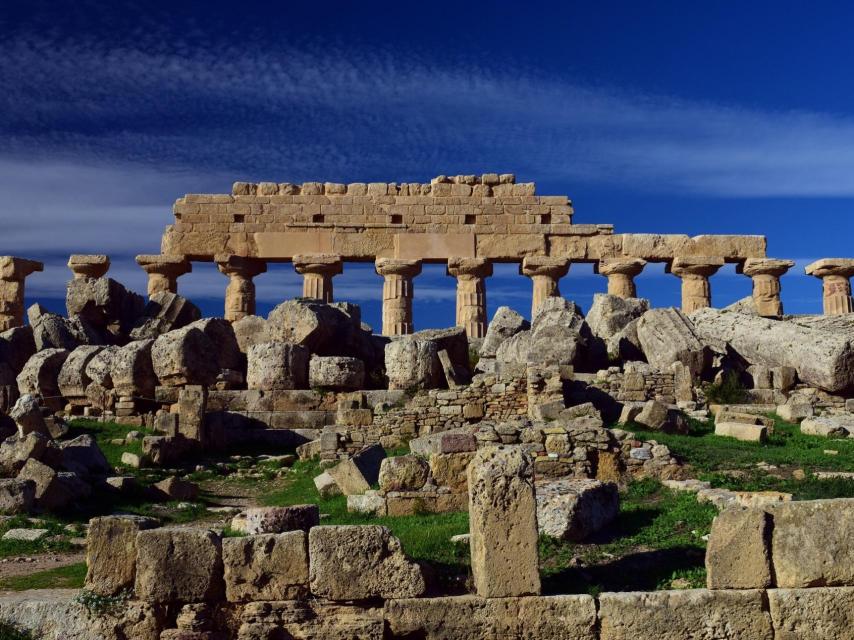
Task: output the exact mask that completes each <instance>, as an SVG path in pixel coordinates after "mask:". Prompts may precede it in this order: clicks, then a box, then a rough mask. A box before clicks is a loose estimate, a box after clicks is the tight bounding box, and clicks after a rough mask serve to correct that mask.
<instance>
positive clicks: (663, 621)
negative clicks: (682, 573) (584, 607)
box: [599, 589, 774, 640]
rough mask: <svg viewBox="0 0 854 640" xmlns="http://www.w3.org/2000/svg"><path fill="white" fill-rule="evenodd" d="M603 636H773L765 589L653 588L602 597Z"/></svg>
mask: <svg viewBox="0 0 854 640" xmlns="http://www.w3.org/2000/svg"><path fill="white" fill-rule="evenodd" d="M599 638H600V640H650V639H652V638H654V639H655V640H686V638H691V640H748V639H749V640H773V638H774V631H773V630H772V628H771V617H770V615H769V614H768V612H767V611H765V610H764V605H763V592H762V591H760V590H750V591H708V590H706V589H689V590H685V591H653V592H648V593H603V594H601V595H600V596H599Z"/></svg>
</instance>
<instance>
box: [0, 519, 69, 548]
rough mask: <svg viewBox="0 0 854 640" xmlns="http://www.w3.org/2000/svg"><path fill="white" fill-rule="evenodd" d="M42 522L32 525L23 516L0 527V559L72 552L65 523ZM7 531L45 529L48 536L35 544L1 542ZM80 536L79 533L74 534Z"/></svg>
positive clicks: (46, 520) (55, 520) (19, 541)
mask: <svg viewBox="0 0 854 640" xmlns="http://www.w3.org/2000/svg"><path fill="white" fill-rule="evenodd" d="M40 520H42V522H39V523H32V522H30V521H29V520H27V518H25V517H24V516H17V517H15V518H12V519H11V520H7V521H6V522H4V523H3V524H2V525H0V558H8V557H10V556H27V555H33V554H37V553H47V552H49V551H52V552H57V553H62V552H68V551H73V550H74V548H75V547H74V545H72V544H71V540H70V535H69V532H68V531H66V530H65V523H64V522H63V521H62V520H59V519H58V518H55V517H47V516H46V517H43V518H40ZM9 529H47V530H48V532H49V533H48V535H47V536H45V537H44V538H42V539H41V540H37V541H35V542H29V541H25V540H3V539H2V537H3V534H5V533H6V532H7V531H9ZM75 533H76V534H77V535H82V533H81V532H75Z"/></svg>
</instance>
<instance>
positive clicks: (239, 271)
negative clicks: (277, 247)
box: [214, 254, 267, 322]
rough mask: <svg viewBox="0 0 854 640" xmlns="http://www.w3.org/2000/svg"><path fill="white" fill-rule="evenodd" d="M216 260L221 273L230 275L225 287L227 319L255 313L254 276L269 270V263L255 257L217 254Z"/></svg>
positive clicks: (237, 318)
mask: <svg viewBox="0 0 854 640" xmlns="http://www.w3.org/2000/svg"><path fill="white" fill-rule="evenodd" d="M214 260H215V261H216V266H217V268H218V269H219V270H220V272H221V273H224V274H225V275H227V276H228V286H227V287H226V289H225V316H224V317H225V319H226V320H228V321H229V322H235V321H236V320H240V319H241V318H245V317H246V316H254V315H255V283H254V282H252V278H254V277H255V276H257V275H258V274H261V273H264V272H265V271H267V263H265V262H264V261H263V260H256V259H255V258H244V257H242V256H234V255H226V254H220V255H217V256H216V257H215V258H214Z"/></svg>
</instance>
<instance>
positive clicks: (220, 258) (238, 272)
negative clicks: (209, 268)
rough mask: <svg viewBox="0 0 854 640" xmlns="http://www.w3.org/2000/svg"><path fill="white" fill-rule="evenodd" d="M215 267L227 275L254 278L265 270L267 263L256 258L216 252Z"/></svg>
mask: <svg viewBox="0 0 854 640" xmlns="http://www.w3.org/2000/svg"><path fill="white" fill-rule="evenodd" d="M214 262H216V266H217V269H219V271H220V273H223V274H225V275H227V276H232V275H234V276H240V277H243V278H254V277H255V276H257V275H260V274H262V273H266V272H267V263H266V261H264V260H259V259H257V258H246V257H244V256H236V255H232V254H228V253H218V254H216V255H215V256H214Z"/></svg>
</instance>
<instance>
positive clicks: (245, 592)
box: [222, 531, 308, 602]
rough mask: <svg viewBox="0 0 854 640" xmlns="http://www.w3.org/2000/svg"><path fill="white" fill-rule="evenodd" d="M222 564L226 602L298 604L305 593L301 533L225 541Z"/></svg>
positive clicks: (304, 550)
mask: <svg viewBox="0 0 854 640" xmlns="http://www.w3.org/2000/svg"><path fill="white" fill-rule="evenodd" d="M222 561H223V566H224V579H225V597H226V599H227V600H228V601H229V602H251V601H257V600H297V599H301V598H304V597H305V596H306V595H307V593H308V548H307V543H306V534H305V532H304V531H290V532H287V533H275V534H260V535H251V536H247V537H244V538H226V539H224V540H223V541H222Z"/></svg>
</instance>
